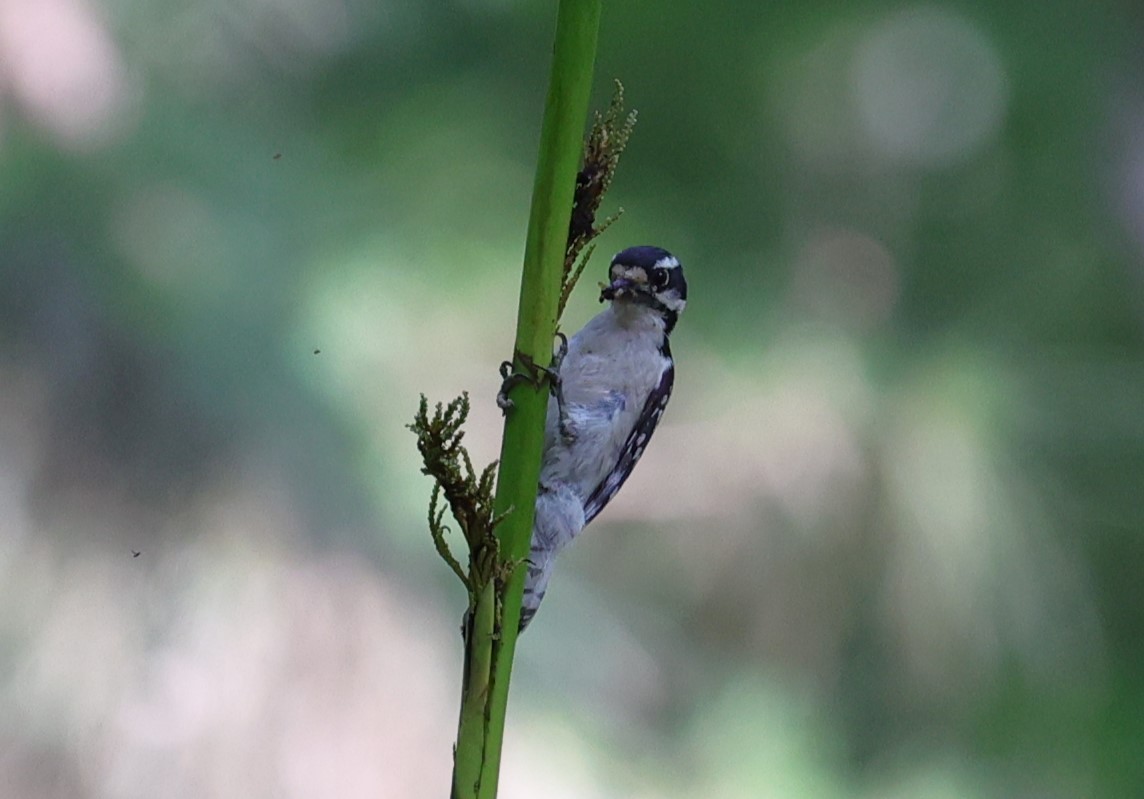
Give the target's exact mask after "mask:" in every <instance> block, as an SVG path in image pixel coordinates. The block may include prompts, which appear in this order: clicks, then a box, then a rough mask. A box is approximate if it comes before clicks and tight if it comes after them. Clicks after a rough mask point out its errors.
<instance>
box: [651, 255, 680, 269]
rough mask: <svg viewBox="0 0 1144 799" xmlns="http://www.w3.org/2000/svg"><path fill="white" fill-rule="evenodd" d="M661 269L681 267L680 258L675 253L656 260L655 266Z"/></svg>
mask: <svg viewBox="0 0 1144 799" xmlns="http://www.w3.org/2000/svg"><path fill="white" fill-rule="evenodd" d="M653 268H659V269H677V268H679V259H678V258H676V257H675V256H674V255H669V256H668V257H667V258H660V259H659V260H658V261H656V262H655V267H653Z"/></svg>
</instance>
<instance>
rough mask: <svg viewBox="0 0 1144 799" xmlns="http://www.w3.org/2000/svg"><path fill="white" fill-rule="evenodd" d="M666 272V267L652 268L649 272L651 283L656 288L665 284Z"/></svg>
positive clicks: (666, 279)
mask: <svg viewBox="0 0 1144 799" xmlns="http://www.w3.org/2000/svg"><path fill="white" fill-rule="evenodd" d="M667 281H668V274H667V270H666V269H653V270H652V273H651V284H652V285H653V286H655V287H656V288H657V289H661V288H663V287H664V286H666V285H667Z"/></svg>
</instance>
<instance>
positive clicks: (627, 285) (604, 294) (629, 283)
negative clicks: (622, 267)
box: [600, 277, 639, 302]
mask: <svg viewBox="0 0 1144 799" xmlns="http://www.w3.org/2000/svg"><path fill="white" fill-rule="evenodd" d="M637 291H639V284H638V283H636V282H635V281H634V280H629V279H628V278H626V277H617V278H616V279H615V280H613V281H612V282H611V283H609V284H608V285H606V286H604V287H603V288H602V289H601V290H600V302H604V301H605V300H615V299H623V298H624V297H630V296H632V295H634V294H635V293H636V292H637Z"/></svg>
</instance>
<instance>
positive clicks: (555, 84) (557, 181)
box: [453, 0, 601, 799]
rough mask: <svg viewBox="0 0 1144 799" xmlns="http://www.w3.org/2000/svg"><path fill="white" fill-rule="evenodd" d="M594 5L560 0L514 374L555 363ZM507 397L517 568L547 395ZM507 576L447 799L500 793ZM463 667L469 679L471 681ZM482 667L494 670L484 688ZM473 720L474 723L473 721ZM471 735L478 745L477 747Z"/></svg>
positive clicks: (481, 622)
mask: <svg viewBox="0 0 1144 799" xmlns="http://www.w3.org/2000/svg"><path fill="white" fill-rule="evenodd" d="M600 6H601V0H560V5H559V10H558V13H557V22H556V38H555V44H554V47H553V62H552V73H551V76H550V79H549V84H548V99H547V101H546V103H545V108H544V124H543V127H542V129H541V136H540V152H539V156H538V159H537V166H536V181H535V183H534V185H533V193H532V209H531V213H530V216H529V223H528V238H527V241H526V245H525V252H524V269H523V274H522V278H521V287H520V306H519V311H518V315H517V328H516V344H515V356H514V365H515V367H516V368H517V369H518V370H521V371H523V370H524V369H525V367H526V359H530V360H531V361H532V362H533V363H535V364H539V365H547V364H548V362H549V361H550V360H551V359H552V341H553V337H554V335H555V332H556V321H557V320H556V312H557V305H558V303H559V298H560V288H561V277H562V270H563V266H564V254H565V249H566V247H567V242H568V223H569V217H570V214H571V210H572V195H573V190H574V188H575V184H576V172H577V170H578V169H579V165H580V157H581V152H582V149H581V148H582V142H583V139H582V137H583V131H584V124H585V120H586V119H587V116H588V100H589V96H590V94H591V86H592V73H593V67H594V63H595V58H596V37H597V32H598V30H599V23H600ZM510 398H511V399H512V401H513V403H514V407H513V409H512V410H511V411H510V412H509V414H508V418H507V421H506V423H505V430H504V437H503V439H502V442H501V457H500V472H499V478H498V482H497V492H496V499H495V502H494V510H495V512H496V513H497V514H501V513H505V512H506V511H509V510H510V509H511V513H509V515H508V516H507V517H506V518H505V520H504V521H503V522H502V523H501V524H500V525H499V526H498V527H497V528H496V534H497V538H498V540H499V542H500V547H499V552H500V554H499V557H500V559H501V563H502V564H519V563H522V562H523V561H524V560H525V559H526V558H527V557H528V551H529V542H530V540H531V537H532V518H533V510H534V506H535V503H536V486H537V482H538V480H539V477H540V458H541V450H542V447H543V444H544V419H545V414H546V411H547V407H548V388H547V385H541V386H536V387H534V386H530V385H528V384H520V385H518V386H517V387H516V388H515V389H513V391H512V393H511V394H510ZM510 574H511V576H510V578H509V580H508V584H507V589H506V591H505V592H504V595H503V601H502V606H501V608H500V614H499V617H500V620H501V622H500V626H499V630H498V629H496V628H495V620H496V618H497V616H498V614H497V613H496V608H495V606H494V607H491V608H490V607H489V603H495V602H496V601H497V598H496V596H495V594H494V592H491V591H480V592H479V593H478V595H477V600H476V608H475V609H474V612H473V615H472V629H471V632H470V635H469V647H468V648H469V652H468V653H467V655H466V664H465V668H466V675H465V689H464V694H465V695H464V696H463V697H462V711H461V721H460V725H459V731H458V740H457V751H456V759H455V762H454V771H453V797H454V799H470V797H472V798H473V799H494V797H495V796H496V794H497V783H498V778H499V772H500V755H501V746H502V738H503V734H504V722H505V710H506V707H507V705H508V688H509V680H510V677H511V675H512V660H513V655H514V653H515V650H516V638H517V626H518V624H519V620H520V604H521V594H522V592H523V589H524V576H525V569H524V568H515V569H513V570H512V571H511V573H510ZM470 669H474V670H475V671H474V672H473V673H470V671H469V670H470ZM485 669H491V681H490V680H488V679H487V675H488V673H489V672H486V671H485ZM474 677H478V678H479V677H484V678H486V679H485V680H483V681H482V680H480V679H477V680H474V679H473V678H474ZM478 713H479V714H480V718H476V717H475V716H476V715H477V714H478ZM475 737H480V738H481V740H479V741H474V740H473V738H475Z"/></svg>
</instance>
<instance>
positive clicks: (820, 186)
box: [0, 0, 1144, 799]
mask: <svg viewBox="0 0 1144 799" xmlns="http://www.w3.org/2000/svg"><path fill="white" fill-rule="evenodd" d="M553 18H554V5H553V3H549V2H527V3H526V2H520V1H518V2H514V1H513V0H487V1H485V2H482V1H481V0H467V1H466V2H453V3H449V2H440V1H439V0H436V1H432V2H418V1H416V0H392V1H390V0H199V1H198V2H194V3H181V2H172V1H171V0H151V1H150V2H141V1H140V0H3V2H0V658H2V660H0V680H2V682H0V785H3V786H4V787H3V790H2V793H3V795H4V796H5V797H14V798H18V799H23V798H24V797H34V798H35V799H40V798H44V799H51V798H54V797H60V798H61V799H65V798H66V799H86V798H87V797H113V798H115V799H119V798H120V797H122V798H123V799H135V798H136V797H138V798H139V799H153V797H158V796H161V797H165V798H167V799H182V798H183V797H187V799H198V798H200V797H211V798H212V799H213V798H214V797H236V799H259V798H260V797H285V798H287V799H294V798H295V797H297V798H298V799H310V798H311V797H339V798H341V797H346V798H348V799H356V797H371V798H376V797H395V798H399V799H406V798H411V799H417V798H418V797H443V796H445V795H446V793H447V790H448V788H447V786H448V781H449V772H450V765H451V763H450V746H451V743H452V739H453V733H454V726H455V722H456V713H457V697H458V692H459V675H460V662H459V661H460V640H459V635H458V627H459V622H460V617H461V613H462V610H463V607H464V598H463V592H462V590H461V587H460V585H459V584H458V583H457V582H456V580H455V579H454V578H453V576H452V575H451V574H450V573H449V572H448V571H447V569H446V568H445V567H444V565H443V564H442V563H440V562H439V561H438V559H437V557H436V555H435V554H434V552H433V548H432V546H431V544H430V541H429V537H428V533H427V531H426V525H425V509H426V503H427V497H428V493H429V483H428V481H427V479H426V478H424V477H422V476H421V475H420V474H419V473H418V467H419V464H418V462H417V459H416V455H415V449H414V440H413V437H412V435H411V434H410V433H409V432H408V431H406V430H405V429H404V428H403V425H404V424H405V423H407V422H408V421H409V420H410V418H411V416H412V413H413V411H414V410H415V408H416V404H417V396H418V393H420V392H425V393H426V394H428V395H429V396H430V398H431V399H433V400H442V399H448V398H450V397H452V396H454V395H456V394H457V393H459V392H460V391H461V390H468V391H470V392H471V393H472V395H473V398H474V405H475V408H474V414H473V419H472V422H471V424H470V431H469V435H468V439H467V441H468V443H469V444H470V447H471V449H472V450H473V453H474V456H475V457H476V458H477V459H478V460H480V461H482V462H485V461H487V460H490V459H492V458H493V457H495V455H496V452H497V449H498V444H499V433H500V418H499V416H498V413H497V411H496V408H495V405H494V403H493V396H494V394H495V392H496V389H497V383H498V378H497V364H498V363H499V362H500V361H501V360H502V359H503V358H505V357H506V356H507V355H508V354H509V351H510V346H511V343H510V342H511V338H512V330H513V325H514V321H515V318H514V317H515V309H516V301H517V291H518V280H519V264H520V260H521V254H522V249H523V237H524V230H525V225H526V217H527V208H528V202H529V190H530V186H531V180H532V168H533V167H532V163H533V155H534V152H535V147H536V141H537V135H538V126H539V120H540V116H541V110H542V103H543V96H544V90H545V82H546V78H547V68H548V58H549V52H550V43H551V35H552V21H553ZM1141 22H1142V20H1141V16H1140V13H1139V8H1138V7H1136V6H1134V5H1133V4H1129V3H1100V2H1097V3H1092V2H1081V0H1059V1H1055V2H1054V1H1053V0H1050V1H1049V2H1045V3H1036V4H1034V3H1027V4H1019V3H984V2H962V3H919V4H909V3H892V2H878V1H877V0H872V1H871V2H863V3H837V2H835V3H830V2H815V3H798V4H795V3H752V2H726V1H724V2H719V0H716V1H715V2H711V3H705V4H698V3H660V4H655V6H654V8H653V7H650V5H649V4H638V3H618V2H612V3H607V4H606V8H605V14H604V19H603V29H602V32H601V41H600V58H599V64H598V73H597V74H598V80H597V86H598V92H597V96H596V100H595V104H596V105H597V106H602V105H604V104H606V102H607V99H608V97H609V95H610V88H611V87H610V78H611V77H613V76H617V77H621V78H622V79H623V80H624V82H625V84H626V87H627V96H628V101H629V104H630V105H632V106H634V107H635V108H637V109H638V110H639V113H640V123H639V125H638V127H637V130H636V134H635V137H634V139H633V141H632V144H631V146H630V148H629V150H628V153H627V155H626V156H625V159H624V162H623V164H622V165H621V168H620V174H619V178H618V181H617V183H616V185H615V187H614V191H613V193H612V195H611V196H610V198H609V202H610V206H611V207H612V208H614V207H615V206H623V207H624V208H626V209H627V213H626V214H625V216H624V217H623V219H622V220H621V221H620V222H619V223H618V224H616V225H615V226H614V227H613V228H612V229H611V230H610V231H609V232H608V233H607V234H606V235H605V237H604V239H603V240H602V242H601V249H600V255H599V256H598V257H597V259H596V260H595V262H594V264H593V266H592V267H591V268H592V269H593V270H595V271H596V274H589V275H588V276H587V277H586V280H585V283H584V285H583V286H582V287H581V290H580V291H579V292H578V294H577V296H576V297H575V298H574V300H573V302H572V304H571V306H570V308H569V310H568V313H567V315H566V318H565V325H566V327H567V328H569V329H575V328H577V327H578V326H579V325H580V324H581V323H582V322H583V321H584V320H585V319H587V318H588V317H589V316H590V315H591V314H593V313H595V311H596V309H597V308H598V306H597V305H596V304H595V298H594V293H595V292H594V291H593V289H592V286H593V285H594V283H595V282H596V281H597V280H598V279H599V277H600V276H602V274H603V272H604V270H605V268H606V261H607V257H606V256H607V254H610V253H611V252H614V251H616V250H619V249H621V248H622V247H624V246H627V245H629V244H635V243H654V244H658V245H661V246H664V247H667V248H668V249H670V250H672V251H673V252H675V253H676V254H677V255H679V256H680V258H681V259H682V260H683V262H684V264H685V265H686V267H687V270H688V272H687V274H688V280H689V282H690V288H691V291H690V297H691V304H690V306H689V308H688V311H687V313H686V315H685V316H684V317H683V319H682V320H681V323H680V325H679V328H678V330H677V332H676V334H675V336H674V337H673V339H674V340H673V349H674V351H675V354H676V357H677V360H678V362H679V376H678V379H677V387H676V392H675V398H674V400H673V402H672V406H671V408H670V409H669V411H668V413H667V415H666V417H665V420H664V423H663V425H662V426H661V428H660V432H659V434H658V435H657V437H656V441H655V442H654V444H653V445H652V446H651V448H650V449H649V451H648V454H647V455H646V456H645V458H644V459H643V461H642V462H641V464H640V467H639V468H638V469H637V470H636V474H635V475H634V477H633V478H632V480H631V481H630V482H629V484H628V487H627V489H626V490H625V493H624V494H623V495H621V497H620V498H619V499H618V500H617V501H616V502H615V503H613V504H612V506H610V507H609V509H608V511H607V512H606V513H605V514H604V515H603V517H602V518H601V519H600V520H599V521H598V522H596V523H595V524H594V525H593V527H592V529H591V530H590V532H589V533H587V534H586V535H585V536H584V537H583V538H582V539H581V540H580V541H579V542H578V544H577V545H576V546H575V547H574V548H573V549H572V550H570V551H569V552H568V553H567V555H565V556H564V559H563V563H562V565H561V568H560V569H559V570H558V572H557V575H556V578H555V579H554V581H553V585H552V589H551V591H550V593H549V595H548V598H547V599H546V601H545V605H544V608H543V610H542V611H541V613H540V615H539V617H538V619H537V621H536V622H535V623H534V624H533V626H532V628H531V629H530V630H529V633H528V635H527V636H526V637H525V638H524V639H523V640H522V642H521V648H520V651H519V658H518V661H517V667H516V672H515V684H514V693H513V700H512V703H511V706H510V718H509V729H508V733H507V735H508V738H507V743H506V753H505V762H504V777H503V780H502V783H503V786H504V787H503V791H502V795H503V796H504V797H506V799H516V798H522V797H546V799H563V798H564V797H576V798H577V799H585V798H586V799H593V798H594V797H601V798H604V797H608V798H613V797H616V798H618V797H636V798H637V799H650V798H651V797H712V798H713V799H731V798H732V797H776V798H778V797H781V798H783V799H793V798H797V797H827V798H833V797H839V798H841V797H859V798H863V799H875V798H881V797H891V798H896V797H900V798H901V799H955V798H958V799H960V798H961V797H965V798H966V799H976V798H977V797H1007V798H1008V797H1038V799H1056V798H1057V797H1060V798H1062V799H1065V798H1070V799H1071V798H1073V797H1076V798H1078V799H1081V798H1087V797H1139V796H1144V588H1142V586H1141V583H1142V582H1144V536H1142V533H1144V529H1142V528H1144V406H1142V402H1141V398H1142V397H1144V272H1142V260H1141V247H1144V90H1142V88H1141V87H1142V86H1144V83H1142V80H1141V78H1142V74H1144V62H1142V60H1141V58H1140V47H1139V42H1140V37H1141V33H1142V31H1141ZM136 553H137V554H136Z"/></svg>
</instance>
